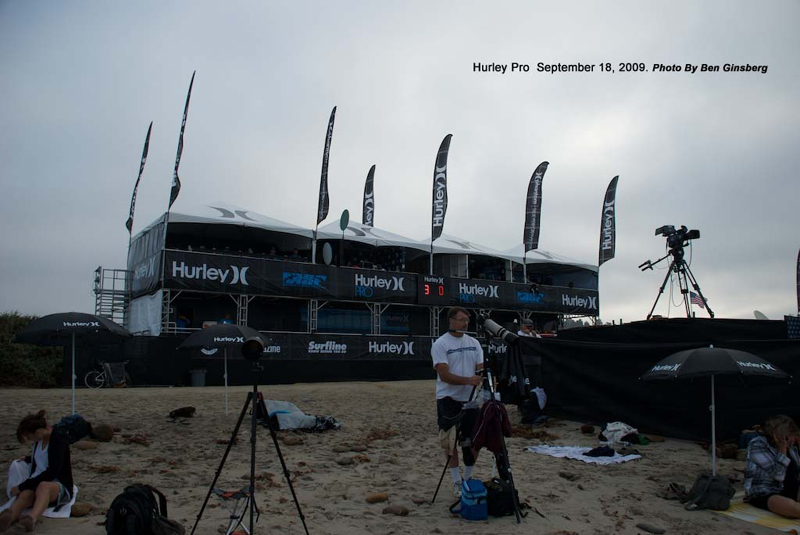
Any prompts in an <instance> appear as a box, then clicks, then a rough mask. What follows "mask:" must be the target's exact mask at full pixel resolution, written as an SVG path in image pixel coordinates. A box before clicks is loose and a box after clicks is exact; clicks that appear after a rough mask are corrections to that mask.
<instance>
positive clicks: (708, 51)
mask: <svg viewBox="0 0 800 535" xmlns="http://www.w3.org/2000/svg"><path fill="white" fill-rule="evenodd" d="M798 21H800V2H797V1H796V0H784V1H773V2H750V1H747V2H742V1H730V0H724V1H707V2H694V1H678V2H675V1H671V2H638V1H632V2H589V1H574V2H529V1H520V2H491V3H490V2H481V3H473V2H392V3H390V2H367V1H364V2H283V3H278V2H240V3H227V2H226V3H222V2H200V1H192V2H189V1H173V2H163V1H140V2H128V3H119V2H99V1H98V2H67V1H65V2H55V1H51V2H29V1H24V0H17V1H14V0H9V1H3V2H0V96H1V100H0V102H2V103H1V104H0V125H2V129H0V157H1V158H2V165H0V185H1V186H2V190H1V191H2V194H0V227H2V232H0V311H7V310H18V311H20V312H23V313H34V314H47V313H50V312H60V311H66V310H79V311H86V312H93V310H94V297H93V295H92V293H91V288H92V271H93V270H94V269H95V268H96V267H97V266H99V265H102V266H104V267H107V268H123V267H124V266H125V256H126V249H127V242H128V236H127V231H126V229H125V226H124V223H125V220H126V218H127V214H128V207H129V203H130V197H131V191H132V188H133V184H134V181H135V179H136V174H137V172H138V165H139V158H140V155H141V150H142V144H143V142H144V136H145V133H146V131H147V126H148V124H149V123H150V121H154V126H153V134H152V139H151V144H150V156H149V159H148V161H147V166H146V168H145V172H144V176H143V178H142V184H141V186H140V188H139V197H138V201H137V206H136V220H135V224H134V232H136V231H138V230H140V229H141V228H142V227H144V226H145V225H147V224H149V223H150V222H151V221H153V220H154V219H155V218H156V217H158V216H159V215H160V214H162V213H163V212H164V210H165V209H166V206H167V201H168V196H169V187H170V182H171V174H172V167H173V164H174V158H175V150H176V146H177V138H178V131H179V128H180V121H181V113H182V111H183V104H184V99H185V96H186V90H187V88H188V84H189V79H190V77H191V74H192V71H193V70H197V77H196V80H195V85H194V91H193V94H192V102H191V108H190V111H189V118H188V121H187V127H186V136H185V149H184V153H183V159H182V162H181V172H180V175H181V178H182V181H183V190H182V191H181V194H180V197H179V198H178V200H177V202H176V204H175V208H176V209H180V208H181V206H185V207H188V206H193V205H197V204H201V203H206V202H210V201H214V200H224V201H227V202H230V203H233V204H237V205H241V206H244V207H246V208H248V209H251V210H255V211H257V212H260V213H263V214H266V215H269V216H272V217H275V218H277V219H283V220H285V221H289V222H291V223H294V224H297V225H301V226H305V227H313V225H314V223H315V220H316V207H317V190H318V187H319V174H320V164H321V156H322V149H323V144H324V136H325V128H326V126H327V121H328V116H329V114H330V111H331V108H332V107H333V106H334V105H336V106H338V110H337V115H336V125H335V129H334V136H333V146H332V149H331V157H330V167H329V187H330V198H331V209H330V216H329V220H334V219H336V218H338V215H339V214H340V213H341V211H342V210H343V209H345V208H348V209H349V210H350V211H351V214H352V215H353V218H354V219H359V220H360V217H361V195H362V191H363V187H364V178H365V176H366V174H367V171H368V169H369V167H370V166H371V165H372V164H376V165H377V171H376V178H375V192H376V213H375V224H376V226H378V227H381V228H385V229H387V230H390V231H393V232H396V233H398V234H402V235H406V236H410V237H413V238H419V239H422V238H425V237H428V236H429V235H430V203H431V183H432V171H433V164H434V159H435V157H436V151H437V149H438V146H439V143H440V142H441V140H442V138H443V137H444V136H445V135H446V134H448V133H450V134H453V139H452V143H451V148H450V157H449V171H448V179H449V180H448V193H449V199H450V204H449V208H448V212H447V219H446V223H445V229H444V231H445V232H446V233H448V234H452V235H456V236H461V237H464V238H467V239H470V240H472V241H475V242H477V243H482V244H485V245H488V246H491V247H494V248H496V249H500V250H504V249H507V248H509V247H511V246H512V245H514V244H516V243H519V242H521V240H522V226H523V222H524V218H525V193H526V189H527V185H528V180H529V179H530V176H531V173H532V172H533V169H534V168H535V167H536V165H537V164H538V163H539V162H541V161H543V160H547V161H549V162H550V168H549V170H548V171H547V175H546V176H545V180H544V184H543V206H542V210H543V215H542V230H541V237H540V248H541V249H544V250H551V251H554V252H557V253H560V254H563V255H567V256H570V257H573V258H575V259H578V260H581V261H584V262H589V263H596V262H597V248H598V241H599V230H600V214H601V205H602V200H603V195H604V193H605V189H606V186H607V185H608V182H609V181H610V179H611V178H612V177H613V176H615V175H619V176H620V179H619V186H618V190H617V210H618V212H617V240H618V241H617V256H616V258H615V259H614V260H612V261H610V262H608V263H606V264H604V265H603V266H602V268H601V270H600V302H601V317H602V318H603V319H604V320H606V321H609V320H611V319H619V318H623V319H624V320H625V321H631V320H636V319H643V318H644V317H645V316H646V314H647V312H648V311H649V310H650V307H651V306H652V303H653V301H654V299H655V297H656V294H657V290H658V286H659V285H660V284H661V281H662V279H663V277H664V275H665V272H664V271H659V270H656V271H655V272H649V271H648V272H646V273H641V272H639V270H638V268H637V266H638V264H640V263H641V262H643V261H644V260H646V259H648V258H649V259H652V260H655V259H656V258H658V257H660V256H662V255H663V254H664V245H665V240H664V239H663V238H661V237H655V236H654V229H655V228H656V227H659V226H661V225H665V224H671V225H676V226H678V225H687V226H688V227H690V228H698V229H700V231H701V234H702V237H701V239H700V240H697V241H696V243H695V246H694V249H693V254H692V265H691V268H692V270H693V271H694V274H695V275H696V276H697V278H698V280H699V282H700V286H701V288H702V290H703V292H704V293H705V294H706V297H707V298H708V299H709V302H710V304H711V306H712V308H713V309H714V311H715V312H716V313H717V315H718V317H738V318H752V317H753V310H754V309H759V310H761V311H763V312H764V313H765V314H767V316H769V317H770V318H771V319H778V318H780V317H782V315H783V314H790V313H796V312H797V302H796V294H795V261H796V258H797V253H798V247H800V239H798V232H797V229H798V225H797V223H798V208H797V206H798V199H800V185H799V183H798V169H800V143H799V142H800V54H798V51H799V50H800V32H798V30H797V22H798ZM475 62H482V63H499V64H507V65H509V69H510V64H511V63H512V62H517V63H523V64H528V65H530V72H527V73H513V74H512V73H510V72H506V73H505V74H500V73H476V72H473V63H475ZM539 62H543V63H546V64H555V63H564V64H569V63H578V62H581V63H584V64H594V65H599V64H601V63H606V62H608V63H611V65H612V67H613V68H614V69H615V70H616V72H615V73H604V72H600V70H599V66H596V67H595V69H594V72H592V73H556V74H549V73H544V72H536V69H537V64H538V63H539ZM624 62H635V63H638V62H642V63H644V64H645V65H646V67H647V69H648V72H637V73H622V72H620V68H619V67H620V66H619V64H620V63H624ZM656 63H663V64H668V65H672V64H677V65H681V66H685V64H687V63H692V64H695V65H701V64H703V63H706V64H714V65H719V66H723V65H725V64H726V63H730V64H736V65H746V64H750V65H768V71H767V73H766V74H760V73H753V72H727V73H726V72H717V73H701V72H699V71H698V72H696V73H694V74H689V73H686V72H669V73H655V72H652V68H653V65H654V64H656ZM687 257H688V255H687ZM667 302H668V300H667V299H663V298H662V300H661V301H660V305H659V308H658V309H657V313H661V314H664V315H666V314H668V313H670V314H671V315H673V316H675V315H678V316H679V315H681V311H680V309H676V308H675V307H672V308H671V311H670V310H668V306H667ZM676 304H677V303H676ZM701 313H702V311H698V315H702V314H701Z"/></svg>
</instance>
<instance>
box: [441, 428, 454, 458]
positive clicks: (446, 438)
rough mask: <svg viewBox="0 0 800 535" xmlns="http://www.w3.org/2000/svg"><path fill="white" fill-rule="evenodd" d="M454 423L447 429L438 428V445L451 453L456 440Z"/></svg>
mask: <svg viewBox="0 0 800 535" xmlns="http://www.w3.org/2000/svg"><path fill="white" fill-rule="evenodd" d="M457 427H458V426H456V425H454V426H453V427H451V428H450V429H448V430H447V431H442V430H441V429H440V430H439V447H440V448H442V449H443V450H445V451H446V453H448V454H449V453H453V444H455V441H456V428H457Z"/></svg>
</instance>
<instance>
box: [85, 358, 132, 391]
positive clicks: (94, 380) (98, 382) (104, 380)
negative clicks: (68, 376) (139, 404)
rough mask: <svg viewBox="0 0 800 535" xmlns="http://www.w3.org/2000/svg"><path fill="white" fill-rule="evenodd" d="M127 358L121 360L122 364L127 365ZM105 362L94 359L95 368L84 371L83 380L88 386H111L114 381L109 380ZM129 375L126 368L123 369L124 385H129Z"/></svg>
mask: <svg viewBox="0 0 800 535" xmlns="http://www.w3.org/2000/svg"><path fill="white" fill-rule="evenodd" d="M128 362H130V361H129V360H125V361H123V365H127V364H128ZM107 364H109V363H107V362H101V361H99V360H96V361H95V369H93V370H90V371H88V372H87V373H86V375H85V376H84V378H83V382H84V383H86V386H87V387H89V388H103V387H104V386H107V387H112V386H114V382H113V381H112V380H111V373H110V370H109V367H108V366H107ZM131 384H132V383H131V376H130V375H128V370H125V386H131Z"/></svg>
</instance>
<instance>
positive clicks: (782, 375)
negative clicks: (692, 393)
mask: <svg viewBox="0 0 800 535" xmlns="http://www.w3.org/2000/svg"><path fill="white" fill-rule="evenodd" d="M716 375H739V376H745V375H747V376H760V377H765V378H769V379H777V380H784V381H789V380H791V376H790V375H789V374H788V373H786V372H784V371H783V370H781V369H779V368H777V367H775V366H774V365H772V364H770V363H769V362H767V361H766V360H764V359H762V358H761V357H757V356H755V355H753V354H752V353H747V352H746V351H738V350H736V349H724V348H721V347H714V346H708V347H701V348H698V349H689V350H686V351H679V352H677V353H673V354H672V355H670V356H668V357H667V358H665V359H663V360H661V361H659V362H658V363H657V364H656V365H654V366H653V367H652V368H650V370H649V371H648V372H647V373H645V374H644V375H642V376H641V377H640V379H643V380H645V381H656V380H659V379H691V378H694V377H709V376H710V377H711V471H712V473H713V475H717V454H716V446H717V440H716V405H715V404H714V376H716Z"/></svg>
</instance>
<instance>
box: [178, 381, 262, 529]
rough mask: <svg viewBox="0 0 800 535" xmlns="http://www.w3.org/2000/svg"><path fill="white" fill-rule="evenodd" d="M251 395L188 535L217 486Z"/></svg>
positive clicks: (249, 394)
mask: <svg viewBox="0 0 800 535" xmlns="http://www.w3.org/2000/svg"><path fill="white" fill-rule="evenodd" d="M252 396H253V394H252V393H251V392H248V393H247V401H245V402H244V407H242V412H241V414H239V419H238V420H237V421H236V427H234V428H233V433H231V439H230V440H229V441H228V447H227V448H226V449H225V454H224V455H223V456H222V461H220V463H219V468H217V473H216V474H214V481H212V482H211V486H210V487H209V488H208V494H206V499H205V501H203V507H201V508H200V512H199V513H198V514H197V520H196V521H195V523H194V527H193V528H192V532H191V533H190V535H194V531H195V530H196V529H197V525H198V524H199V523H200V518H201V517H202V516H203V511H205V508H206V505H207V504H208V499H209V498H211V493H212V492H214V485H216V484H217V480H218V479H219V475H220V474H221V473H222V467H223V466H225V461H226V460H227V458H228V454H229V453H230V452H231V447H233V442H234V441H235V440H236V435H238V434H239V427H240V426H241V425H242V421H243V420H244V415H245V414H247V407H249V406H250V400H251V399H252Z"/></svg>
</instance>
